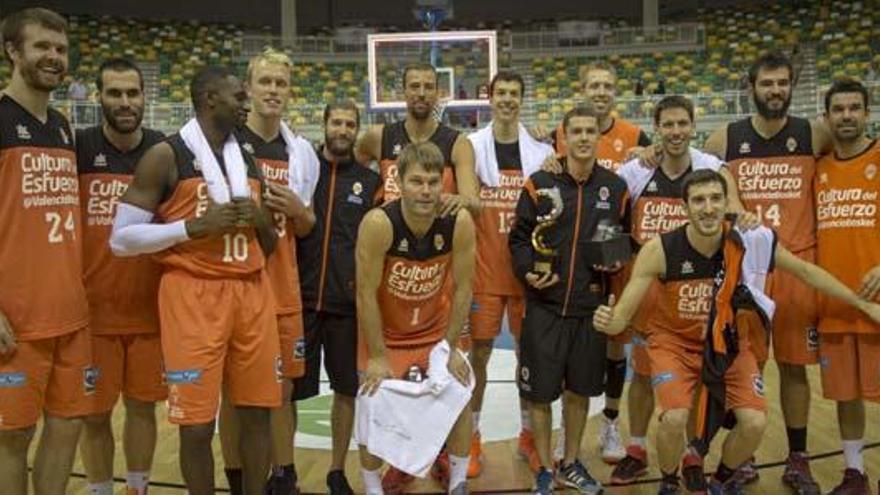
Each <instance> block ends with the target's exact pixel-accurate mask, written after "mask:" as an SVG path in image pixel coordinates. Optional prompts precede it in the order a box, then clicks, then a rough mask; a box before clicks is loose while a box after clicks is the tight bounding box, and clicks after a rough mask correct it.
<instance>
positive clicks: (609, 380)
mask: <svg viewBox="0 0 880 495" xmlns="http://www.w3.org/2000/svg"><path fill="white" fill-rule="evenodd" d="M624 381H626V359H620V360H617V359H607V358H606V359H605V398H606V399H620V396H621V395H623V382H624ZM607 410H608V409H606V411H607ZM615 417H616V416H615ZM610 419H614V418H610Z"/></svg>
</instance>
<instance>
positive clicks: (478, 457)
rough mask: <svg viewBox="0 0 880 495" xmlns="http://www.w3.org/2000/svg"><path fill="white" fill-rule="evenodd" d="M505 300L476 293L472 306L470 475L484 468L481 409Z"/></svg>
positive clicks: (474, 474) (500, 297)
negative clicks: (472, 390) (472, 386)
mask: <svg viewBox="0 0 880 495" xmlns="http://www.w3.org/2000/svg"><path fill="white" fill-rule="evenodd" d="M505 299H506V298H504V297H502V296H493V295H490V294H474V301H473V305H472V307H471V314H470V325H471V338H472V339H473V343H472V345H471V352H470V362H471V368H473V370H474V392H473V396H472V399H471V408H470V409H471V411H472V414H473V420H472V421H473V438H472V440H471V451H470V458H471V460H470V467H469V469H468V476H470V477H474V476H478V475H479V474H480V472H481V471H482V470H483V464H482V455H483V453H482V445H481V443H482V438H481V436H480V412H481V411H482V410H483V396H484V394H485V392H486V381H487V378H486V375H487V368H488V366H489V358H490V357H491V356H492V346H493V344H494V342H495V337H496V336H497V335H498V333H499V331H500V330H501V321H502V319H503V317H504V309H505Z"/></svg>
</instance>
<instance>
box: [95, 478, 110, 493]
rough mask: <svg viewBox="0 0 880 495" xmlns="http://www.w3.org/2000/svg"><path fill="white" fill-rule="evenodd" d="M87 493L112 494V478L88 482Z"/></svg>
mask: <svg viewBox="0 0 880 495" xmlns="http://www.w3.org/2000/svg"><path fill="white" fill-rule="evenodd" d="M89 495H113V480H108V481H100V482H98V483H89Z"/></svg>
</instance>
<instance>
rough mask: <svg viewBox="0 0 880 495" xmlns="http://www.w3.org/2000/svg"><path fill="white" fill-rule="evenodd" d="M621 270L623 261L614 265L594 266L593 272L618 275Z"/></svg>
mask: <svg viewBox="0 0 880 495" xmlns="http://www.w3.org/2000/svg"><path fill="white" fill-rule="evenodd" d="M621 268H623V262H622V261H615V262H614V264H613V265H593V270H596V271H597V272H606V273H617V272H619V271H620V269H621Z"/></svg>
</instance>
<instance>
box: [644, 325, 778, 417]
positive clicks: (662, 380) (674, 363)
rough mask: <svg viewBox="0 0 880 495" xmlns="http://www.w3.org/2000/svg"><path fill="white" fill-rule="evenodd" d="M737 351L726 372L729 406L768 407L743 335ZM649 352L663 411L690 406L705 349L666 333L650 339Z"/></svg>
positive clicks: (761, 380)
mask: <svg viewBox="0 0 880 495" xmlns="http://www.w3.org/2000/svg"><path fill="white" fill-rule="evenodd" d="M740 347H741V348H740V352H739V354H737V356H736V358H735V359H734V361H733V364H732V365H731V366H730V368H728V369H727V373H726V374H725V375H724V377H725V379H724V385H725V392H726V394H727V396H726V399H725V401H726V405H727V408H728V409H755V410H758V411H765V410H766V409H767V402H766V400H765V398H764V380H763V378H762V376H761V373H760V371H759V370H758V362H757V361H756V360H755V356H754V355H752V353H751V351H750V350H749V348H748V344H747V343H746V342H745V339H742V343H741V345H740ZM648 356H649V357H650V359H651V384H652V385H653V386H654V394H655V395H656V397H657V402H658V403H659V408H660V410H661V411H668V410H670V409H691V408H692V406H693V403H694V393H695V392H696V389H697V386H700V385H701V383H700V370H701V367H702V364H703V352H702V351H701V350H700V349H699V348H698V347H697V346H694V345H693V344H689V345H686V344H682V343H678V342H676V341H675V340H673V339H670V338H668V336H664V338H663V339H662V340H660V339H657V338H654V336H652V338H651V339H650V343H649V345H648Z"/></svg>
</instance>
